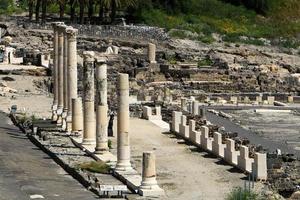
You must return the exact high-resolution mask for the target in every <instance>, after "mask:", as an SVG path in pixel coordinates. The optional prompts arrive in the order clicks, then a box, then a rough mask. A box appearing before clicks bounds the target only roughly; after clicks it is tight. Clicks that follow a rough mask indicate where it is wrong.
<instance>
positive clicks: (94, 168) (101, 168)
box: [76, 161, 110, 174]
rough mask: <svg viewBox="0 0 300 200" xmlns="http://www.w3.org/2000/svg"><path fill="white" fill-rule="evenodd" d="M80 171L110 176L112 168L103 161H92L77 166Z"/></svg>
mask: <svg viewBox="0 0 300 200" xmlns="http://www.w3.org/2000/svg"><path fill="white" fill-rule="evenodd" d="M76 167H77V168H78V169H81V170H86V171H89V172H94V173H101V174H108V173H109V171H110V167H109V166H108V165H107V164H106V163H105V162H102V161H91V162H84V163H80V164H78V165H77V166H76Z"/></svg>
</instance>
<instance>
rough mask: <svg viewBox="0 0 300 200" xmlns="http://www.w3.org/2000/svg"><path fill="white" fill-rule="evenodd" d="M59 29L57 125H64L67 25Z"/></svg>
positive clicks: (60, 26)
mask: <svg viewBox="0 0 300 200" xmlns="http://www.w3.org/2000/svg"><path fill="white" fill-rule="evenodd" d="M57 27H58V67H57V68H58V107H57V115H58V118H57V124H58V125H62V122H63V121H62V113H63V109H64V89H63V88H64V32H65V27H66V26H65V25H59V26H57Z"/></svg>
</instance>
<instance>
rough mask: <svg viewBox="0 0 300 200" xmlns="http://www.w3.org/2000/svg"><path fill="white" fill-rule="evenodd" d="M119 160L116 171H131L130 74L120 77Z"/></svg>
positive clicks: (120, 75)
mask: <svg viewBox="0 0 300 200" xmlns="http://www.w3.org/2000/svg"><path fill="white" fill-rule="evenodd" d="M117 151H118V156H117V157H118V158H117V159H118V161H117V165H116V168H115V170H116V171H129V170H131V169H132V167H131V163H130V140H129V80H128V74H119V77H118V147H117Z"/></svg>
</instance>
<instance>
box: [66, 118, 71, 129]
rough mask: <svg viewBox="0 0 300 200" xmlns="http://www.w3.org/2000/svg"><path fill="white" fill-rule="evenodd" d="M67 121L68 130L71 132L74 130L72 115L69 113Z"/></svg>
mask: <svg viewBox="0 0 300 200" xmlns="http://www.w3.org/2000/svg"><path fill="white" fill-rule="evenodd" d="M66 122H67V127H66V131H67V132H69V133H71V132H72V116H70V115H67V118H66Z"/></svg>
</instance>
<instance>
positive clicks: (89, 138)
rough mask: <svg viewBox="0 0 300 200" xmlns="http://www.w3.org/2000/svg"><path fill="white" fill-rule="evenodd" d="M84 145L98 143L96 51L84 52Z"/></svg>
mask: <svg viewBox="0 0 300 200" xmlns="http://www.w3.org/2000/svg"><path fill="white" fill-rule="evenodd" d="M83 56H84V63H83V65H84V66H83V75H84V77H83V92H84V94H83V105H84V108H83V140H82V144H83V145H94V144H96V120H95V105H94V103H95V91H94V89H95V86H94V52H92V51H85V52H83Z"/></svg>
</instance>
